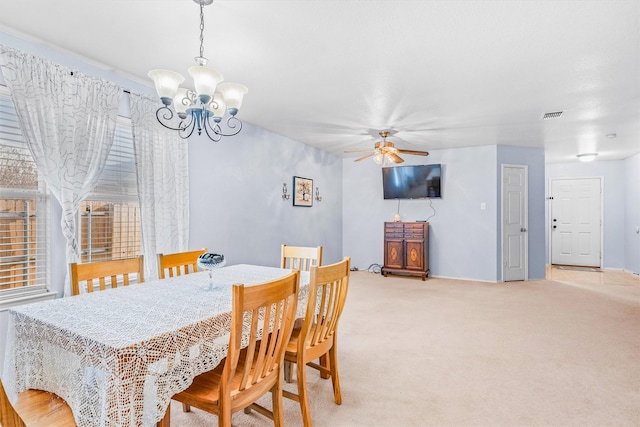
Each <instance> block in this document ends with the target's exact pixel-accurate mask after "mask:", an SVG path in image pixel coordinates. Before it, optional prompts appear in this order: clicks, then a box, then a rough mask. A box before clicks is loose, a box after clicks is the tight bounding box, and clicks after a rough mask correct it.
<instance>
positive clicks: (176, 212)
mask: <svg viewBox="0 0 640 427" xmlns="http://www.w3.org/2000/svg"><path fill="white" fill-rule="evenodd" d="M157 109H158V100H157V99H152V98H150V97H146V96H144V95H140V94H135V93H132V94H131V122H132V124H133V145H134V148H135V157H136V172H137V175H138V198H139V200H140V219H141V222H142V253H143V255H144V264H145V265H144V267H145V272H144V274H145V278H147V277H149V278H156V277H158V260H157V254H158V253H172V252H181V251H185V250H187V249H188V247H189V158H188V154H189V153H188V145H187V141H186V140H184V139H181V138H180V137H178V134H177V132H175V131H171V130H168V129H166V128H164V127H162V125H161V124H160V123H158V120H157V119H156V110H157Z"/></svg>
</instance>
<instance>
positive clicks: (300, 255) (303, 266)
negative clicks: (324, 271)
mask: <svg viewBox="0 0 640 427" xmlns="http://www.w3.org/2000/svg"><path fill="white" fill-rule="evenodd" d="M280 258H281V264H280V267H281V268H290V269H292V270H300V271H309V270H310V269H311V266H312V265H322V246H317V247H306V246H287V245H284V244H283V245H282V250H281V257H280Z"/></svg>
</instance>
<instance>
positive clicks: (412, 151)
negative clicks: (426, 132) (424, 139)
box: [398, 149, 429, 156]
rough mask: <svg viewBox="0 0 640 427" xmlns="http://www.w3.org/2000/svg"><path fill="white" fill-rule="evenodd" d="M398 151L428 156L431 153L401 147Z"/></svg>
mask: <svg viewBox="0 0 640 427" xmlns="http://www.w3.org/2000/svg"><path fill="white" fill-rule="evenodd" d="M398 153H404V154H413V155H415V156H428V155H429V152H428V151H415V150H400V149H398Z"/></svg>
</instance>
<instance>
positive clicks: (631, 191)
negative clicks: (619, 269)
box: [623, 154, 640, 274]
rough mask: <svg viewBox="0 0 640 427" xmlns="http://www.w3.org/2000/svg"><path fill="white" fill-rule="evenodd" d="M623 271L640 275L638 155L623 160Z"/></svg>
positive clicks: (639, 178)
mask: <svg viewBox="0 0 640 427" xmlns="http://www.w3.org/2000/svg"><path fill="white" fill-rule="evenodd" d="M623 163H624V171H625V173H624V175H625V178H624V183H625V191H624V193H625V200H624V269H625V270H627V271H630V272H632V273H635V274H640V154H636V155H635V156H631V157H629V158H627V159H626V160H624V162H623Z"/></svg>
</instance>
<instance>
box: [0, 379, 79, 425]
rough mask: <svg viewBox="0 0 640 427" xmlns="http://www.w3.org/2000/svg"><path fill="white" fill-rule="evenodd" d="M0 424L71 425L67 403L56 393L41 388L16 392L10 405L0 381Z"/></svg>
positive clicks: (73, 422)
mask: <svg viewBox="0 0 640 427" xmlns="http://www.w3.org/2000/svg"><path fill="white" fill-rule="evenodd" d="M0 425H1V426H3V427H73V426H75V425H76V422H75V420H74V419H73V412H71V408H69V405H67V403H66V402H65V401H64V400H62V399H61V398H60V397H58V395H56V394H53V393H49V392H46V391H42V390H26V391H23V392H22V393H18V399H17V400H16V402H15V403H14V404H13V405H12V404H11V402H9V398H8V397H7V394H6V392H5V391H4V386H3V385H2V381H0Z"/></svg>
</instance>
